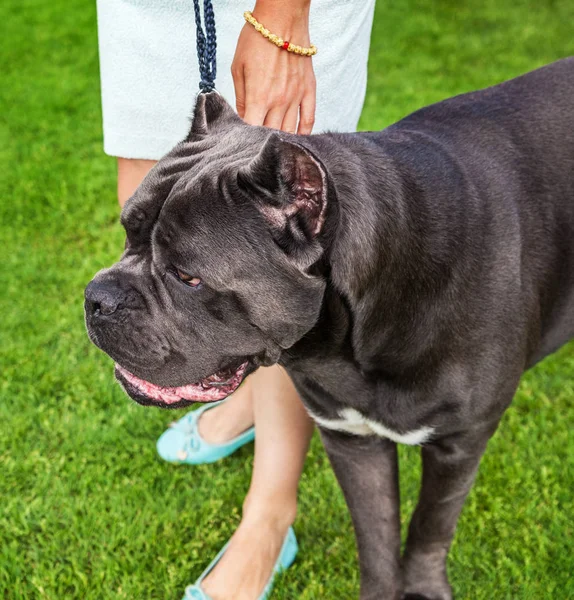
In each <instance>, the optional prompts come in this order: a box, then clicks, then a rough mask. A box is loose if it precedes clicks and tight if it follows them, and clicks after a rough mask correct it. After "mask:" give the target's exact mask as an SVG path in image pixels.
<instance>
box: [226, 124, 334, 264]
mask: <svg viewBox="0 0 574 600" xmlns="http://www.w3.org/2000/svg"><path fill="white" fill-rule="evenodd" d="M237 181H238V184H239V186H240V188H242V189H243V190H245V191H246V192H248V193H250V195H251V196H253V197H254V198H255V200H256V202H257V203H258V206H259V209H260V210H261V213H262V214H263V216H264V217H265V219H266V220H267V221H268V223H269V225H270V226H271V228H272V231H273V234H274V237H275V239H276V241H277V242H278V243H279V244H280V246H282V247H283V248H284V250H285V251H286V252H287V253H288V254H290V253H293V252H295V251H297V250H301V246H307V248H308V246H309V244H310V243H312V242H314V241H315V240H316V238H317V237H318V236H319V234H320V233H321V230H322V228H323V223H324V221H325V214H326V210H327V175H326V172H325V169H324V167H323V165H322V164H321V163H320V162H319V160H318V159H317V158H316V157H315V156H314V155H313V154H312V153H311V152H310V151H309V150H308V149H307V148H305V147H303V146H302V145H300V144H298V143H296V142H293V141H288V140H285V139H282V138H281V137H279V135H278V134H276V133H272V134H271V135H270V136H269V138H268V139H267V141H266V142H265V144H264V146H263V148H262V149H261V151H260V152H259V154H258V155H257V156H256V157H255V158H254V159H253V160H252V161H251V162H250V163H249V164H248V165H247V166H246V167H243V168H241V169H240V170H239V172H238V175H237Z"/></svg>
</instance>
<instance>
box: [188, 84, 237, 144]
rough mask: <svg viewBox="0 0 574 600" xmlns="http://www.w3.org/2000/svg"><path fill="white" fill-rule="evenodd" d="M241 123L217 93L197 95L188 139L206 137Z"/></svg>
mask: <svg viewBox="0 0 574 600" xmlns="http://www.w3.org/2000/svg"><path fill="white" fill-rule="evenodd" d="M241 122H242V121H241V119H240V118H239V116H238V115H237V113H236V112H235V111H234V110H233V109H232V108H231V106H230V105H229V104H228V102H227V101H226V100H225V98H223V96H221V95H220V94H218V93H217V92H209V93H207V94H198V95H197V100H196V101H195V109H194V110H193V119H192V121H191V130H190V132H189V135H188V139H189V138H191V137H193V136H196V135H208V134H209V133H214V132H215V131H217V130H220V129H222V128H223V127H225V126H227V125H230V124H233V123H241Z"/></svg>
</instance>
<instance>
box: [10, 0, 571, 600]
mask: <svg viewBox="0 0 574 600" xmlns="http://www.w3.org/2000/svg"><path fill="white" fill-rule="evenodd" d="M244 8H245V7H244ZM238 10H242V9H241V7H238ZM0 18H1V20H2V24H3V33H2V36H1V38H0V39H1V41H0V44H1V46H2V52H1V57H0V61H1V73H2V83H1V85H0V98H1V102H2V104H1V122H2V127H1V129H0V159H1V165H2V167H1V169H0V215H1V220H0V248H1V252H2V258H1V260H0V372H1V379H0V420H1V426H0V499H1V508H0V597H2V598H4V599H10V600H30V599H32V598H48V599H54V600H62V599H68V598H70V599H78V600H80V599H81V600H84V599H97V600H101V599H106V600H107V599H116V598H117V599H119V598H130V599H134V598H143V599H148V598H149V599H152V598H153V599H161V600H167V599H178V598H180V596H181V594H182V591H183V588H184V586H185V585H186V584H187V583H189V582H190V581H192V580H193V579H194V577H195V576H196V575H197V574H198V573H199V572H200V570H201V569H202V568H203V567H204V566H205V565H206V563H207V562H208V561H209V560H210V559H211V557H212V556H213V555H214V553H215V552H216V551H217V550H218V549H219V548H220V547H221V545H222V544H223V543H224V542H225V540H227V538H228V537H229V535H230V534H231V533H232V531H233V529H234V527H235V526H236V525H237V523H238V520H239V516H240V507H241V502H242V499H243V496H244V493H245V491H246V490H247V486H248V483H249V477H250V472H251V466H252V448H251V447H247V448H243V449H242V450H241V451H239V452H238V453H237V454H236V455H234V456H233V457H231V458H229V459H227V460H225V461H224V462H222V463H220V464H217V465H213V466H201V467H196V468H190V467H176V466H172V465H168V464H165V463H163V462H161V461H160V460H159V459H158V457H157V456H156V452H155V440H156V438H157V437H158V435H159V434H160V433H161V432H162V431H163V429H164V427H165V425H166V423H167V422H168V421H170V420H171V419H172V418H173V417H174V414H173V413H171V414H168V413H165V412H162V411H158V410H153V409H145V408H142V407H139V406H136V405H135V404H133V403H131V402H130V401H128V400H127V399H126V398H125V397H124V395H123V394H122V392H121V391H120V390H119V388H118V386H117V385H116V384H114V382H113V378H112V365H111V362H110V360H109V359H108V358H107V357H106V356H104V355H103V354H102V353H101V352H99V351H97V350H96V349H95V348H94V347H92V346H91V345H90V343H89V342H88V339H87V336H86V335H85V332H84V326H83V315H82V291H83V287H84V285H85V284H86V282H88V281H89V279H90V278H91V276H92V275H93V273H94V272H95V271H96V270H98V269H99V268H101V267H103V266H105V265H108V264H109V263H110V262H111V261H112V260H113V259H114V258H115V257H117V256H118V254H119V253H120V249H121V247H122V245H123V234H122V231H121V229H120V227H119V225H118V219H117V217H118V209H117V205H116V197H115V163H114V160H113V159H111V158H109V157H106V156H104V154H103V152H102V133H101V125H100V120H101V114H100V99H99V81H98V61H97V42H96V26H95V8H94V6H93V5H92V3H87V2H83V1H81V0H66V1H64V0H51V1H50V2H47V1H42V0H8V1H6V2H4V3H3V4H2V5H1V6H0ZM573 22H574V3H572V2H571V1H570V0H553V1H552V0H540V1H538V2H526V1H525V0H518V1H512V2H511V1H510V0H497V1H495V0H486V1H479V0H468V1H467V2H464V3H462V2H456V1H454V0H440V1H434V2H433V1H431V0H422V1H419V2H415V1H414V0H397V1H396V2H385V1H383V0H381V1H380V3H379V5H378V9H377V16H376V23H375V28H374V32H373V45H372V54H371V62H370V84H369V92H368V97H367V101H366V105H365V111H364V115H363V119H362V122H361V125H362V128H364V129H367V128H368V129H378V128H381V127H383V126H385V125H387V124H389V123H391V122H393V121H395V120H396V119H398V118H400V117H401V116H403V115H404V114H406V113H408V112H409V111H411V110H414V109H416V108H418V107H420V106H422V105H424V104H427V103H429V102H433V101H436V100H439V99H441V98H444V97H447V96H450V95H453V94H456V93H460V92H463V91H466V90H470V89H474V88H478V87H481V86H486V85H489V84H493V83H497V82H499V81H502V80H504V79H507V78H510V77H512V76H515V75H518V74H519V73H522V72H524V71H527V70H529V69H532V68H534V67H537V66H539V65H542V64H544V63H548V62H551V61H552V60H555V59H557V58H560V57H563V56H566V55H568V54H574V36H573V35H572V23H573ZM573 102H574V99H573ZM180 414H182V413H181V411H179V412H177V413H176V414H175V416H179V415H180ZM573 426H574V346H573V345H569V346H567V347H565V348H563V349H562V350H561V351H559V352H558V353H557V354H556V355H555V356H553V357H551V358H549V359H547V360H546V361H544V362H543V363H542V364H541V365H539V366H538V367H536V368H535V369H534V370H533V371H531V372H530V373H528V374H527V375H526V376H525V377H524V380H523V382H522V384H521V386H520V389H519V391H518V394H517V397H516V400H515V402H514V404H513V406H512V408H511V409H510V410H509V411H508V413H507V414H506V416H505V417H504V419H503V421H502V424H501V427H500V429H499V432H498V433H497V435H496V436H495V438H494V439H493V440H492V442H491V443H490V446H489V450H488V453H487V455H486V457H485V459H484V461H483V464H482V467H481V470H480V474H479V476H478V480H477V482H476V485H475V487H474V489H473V491H472V493H471V494H470V497H469V500H468V502H467V504H466V507H465V509H464V512H463V515H462V518H461V521H460V526H459V528H458V532H457V535H456V539H455V543H454V546H453V551H452V555H451V558H450V562H449V568H450V574H451V580H452V583H453V585H454V588H455V590H456V592H457V598H465V599H469V600H478V599H484V600H493V599H496V600H498V599H508V600H517V599H521V600H522V599H524V600H540V599H552V600H557V599H564V600H566V599H569V598H574V580H573V573H574V558H573V554H574V539H573V534H574V531H573V529H574V526H573V522H574V521H573V514H574V500H573V497H572V492H573V490H574V437H573V436H572V430H573ZM401 459H402V464H401V467H402V472H401V481H402V490H403V495H402V503H403V519H404V522H405V523H406V521H407V518H408V515H409V513H410V512H411V511H412V509H413V506H414V502H415V498H416V492H417V489H418V477H419V472H420V469H419V462H418V457H417V450H416V449H413V448H408V449H401ZM300 508H301V510H300V516H299V518H298V520H297V523H296V530H297V534H298V537H299V540H300V544H301V553H300V555H299V558H298V560H297V562H296V564H295V566H294V567H293V568H291V569H290V570H289V571H288V572H287V573H286V574H285V575H283V576H282V577H281V578H280V581H279V582H278V585H277V587H276V591H275V592H274V596H273V597H274V598H277V599H288V600H294V599H327V600H339V599H342V600H347V599H349V600H350V599H352V598H356V597H357V594H358V574H357V561H356V554H355V546H354V541H353V537H352V530H351V523H350V519H349V516H348V513H347V510H346V508H345V504H344V502H343V499H342V495H341V493H340V491H339V489H338V487H337V484H336V482H335V479H334V477H333V474H332V472H331V470H330V468H329V465H328V462H327V459H326V456H325V454H324V451H323V449H322V448H321V445H320V443H319V441H318V439H315V440H314V442H313V445H312V449H311V452H310V454H309V459H308V461H307V466H306V470H305V473H304V475H303V480H302V483H301V493H300Z"/></svg>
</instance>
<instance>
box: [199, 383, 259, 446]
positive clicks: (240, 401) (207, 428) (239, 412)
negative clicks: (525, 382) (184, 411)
mask: <svg viewBox="0 0 574 600" xmlns="http://www.w3.org/2000/svg"><path fill="white" fill-rule="evenodd" d="M244 393H245V392H243V390H242V389H241V388H239V390H237V392H235V394H233V396H232V397H231V398H230V399H229V400H228V401H227V402H223V403H222V404H220V405H219V406H215V407H214V408H211V409H209V410H206V411H205V412H204V413H203V414H202V415H201V416H200V417H199V421H198V431H199V435H200V436H201V437H202V438H203V439H204V440H205V441H206V442H207V443H208V444H225V443H226V442H228V441H229V440H232V439H234V438H236V437H237V436H238V435H240V434H242V433H243V432H244V431H247V430H248V429H249V428H250V427H253V405H252V403H251V399H250V398H244V397H242V394H244Z"/></svg>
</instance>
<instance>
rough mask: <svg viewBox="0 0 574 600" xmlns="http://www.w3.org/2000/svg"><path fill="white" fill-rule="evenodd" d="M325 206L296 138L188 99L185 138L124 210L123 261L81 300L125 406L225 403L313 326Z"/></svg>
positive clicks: (216, 102) (221, 104)
mask: <svg viewBox="0 0 574 600" xmlns="http://www.w3.org/2000/svg"><path fill="white" fill-rule="evenodd" d="M327 195H328V194H327V174H326V171H325V169H324V167H323V166H322V164H321V162H320V160H319V159H318V158H317V157H316V156H314V155H313V154H312V153H311V152H310V151H309V150H308V149H306V148H305V147H304V146H303V145H300V144H299V143H298V142H297V138H295V137H294V136H287V135H285V136H284V135H283V134H279V133H273V132H271V131H270V130H269V129H265V128H263V127H252V126H248V125H246V124H244V123H243V121H241V120H240V119H239V117H237V116H236V115H235V113H234V112H233V110H232V109H231V108H230V107H229V105H228V104H227V103H226V102H225V101H224V100H223V99H222V98H221V97H220V96H219V95H218V94H216V93H210V94H202V95H200V96H199V98H198V101H197V105H196V108H195V113H194V118H193V124H192V128H191V132H190V134H189V136H188V138H187V139H186V140H185V141H184V142H182V143H181V144H179V145H178V146H176V147H175V148H174V150H173V151H172V152H170V153H169V154H168V155H167V156H165V157H164V158H163V159H162V160H161V161H160V162H159V163H158V164H157V165H156V166H155V167H154V168H153V169H152V170H151V172H150V173H149V175H148V176H147V177H146V178H145V180H144V181H143V183H142V184H141V185H140V187H139V188H138V190H137V191H136V192H135V194H134V196H133V197H132V198H131V199H130V200H129V201H128V203H127V204H126V206H125V208H124V210H123V212H122V216H121V220H122V224H123V226H124V228H125V230H126V234H127V245H126V250H125V252H124V254H123V255H122V257H121V259H120V260H119V262H117V263H116V264H114V265H113V266H112V267H110V268H109V269H105V270H103V271H101V272H99V273H98V274H97V275H96V276H95V277H94V279H93V280H92V281H91V282H90V284H89V285H88V286H87V288H86V292H85V298H86V300H85V312H86V324H87V328H88V332H89V336H90V338H91V340H92V341H93V342H94V343H95V344H96V345H97V346H98V347H99V348H101V349H102V350H104V351H105V352H106V353H107V354H109V355H110V356H111V357H112V358H113V359H114V360H115V361H116V363H117V366H116V377H117V378H118V380H119V381H120V383H121V384H122V385H123V386H124V388H125V390H126V391H127V392H128V394H129V395H130V396H131V397H132V398H133V399H134V400H136V401H138V402H140V403H141V404H156V405H160V406H169V407H179V406H184V405H185V404H187V403H188V402H202V401H214V400H219V399H221V398H224V397H226V396H227V395H229V394H230V393H232V392H233V391H234V390H235V389H236V388H237V387H238V386H239V384H240V383H241V381H242V380H243V379H244V378H245V377H246V376H247V375H248V374H249V373H250V372H252V371H253V370H254V369H256V368H257V367H258V366H260V365H270V364H273V363H275V362H277V361H278V360H279V358H280V356H281V353H282V352H283V351H284V350H285V349H287V348H289V347H291V346H292V345H293V344H294V343H295V342H297V341H298V340H299V339H301V338H302V337H303V336H304V335H305V334H306V333H307V332H308V331H309V330H310V329H311V328H312V327H313V326H314V324H315V323H316V321H317V319H318V317H319V312H320V309H321V304H322V298H323V293H324V289H325V280H324V278H323V277H322V276H321V275H320V274H318V272H317V269H316V268H312V267H313V265H316V264H317V262H318V261H319V259H320V257H321V254H322V246H321V243H320V237H321V233H322V230H323V225H324V221H325V218H326V214H327V208H328V206H327Z"/></svg>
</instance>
